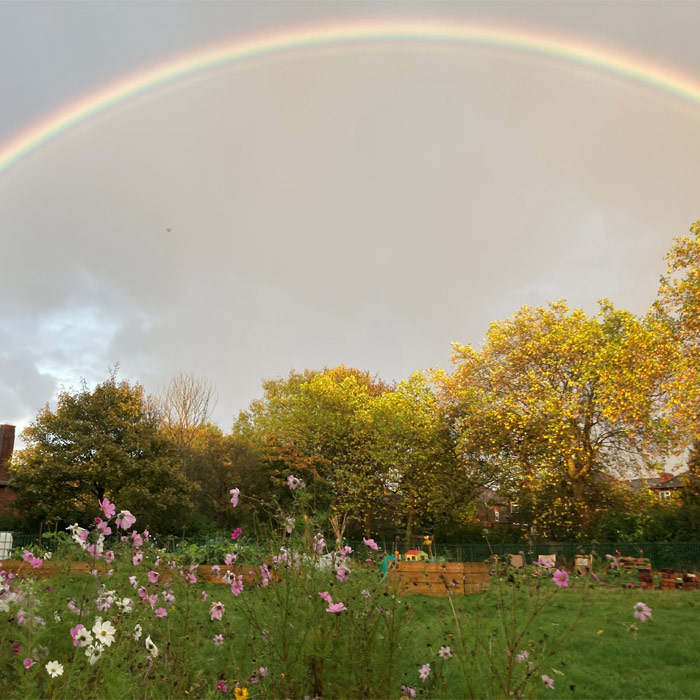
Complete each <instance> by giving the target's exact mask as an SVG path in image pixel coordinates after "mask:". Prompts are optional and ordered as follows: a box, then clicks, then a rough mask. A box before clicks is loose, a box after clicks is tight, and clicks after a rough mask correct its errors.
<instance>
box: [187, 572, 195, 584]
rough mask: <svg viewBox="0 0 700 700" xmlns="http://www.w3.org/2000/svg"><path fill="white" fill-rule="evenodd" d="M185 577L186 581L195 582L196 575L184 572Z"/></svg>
mask: <svg viewBox="0 0 700 700" xmlns="http://www.w3.org/2000/svg"><path fill="white" fill-rule="evenodd" d="M185 579H186V581H187V583H197V577H196V576H195V575H194V574H193V573H192V572H190V573H189V574H186V575H185Z"/></svg>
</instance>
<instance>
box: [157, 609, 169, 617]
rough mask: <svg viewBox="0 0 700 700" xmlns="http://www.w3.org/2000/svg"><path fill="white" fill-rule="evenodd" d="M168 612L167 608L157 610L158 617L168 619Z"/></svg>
mask: <svg viewBox="0 0 700 700" xmlns="http://www.w3.org/2000/svg"><path fill="white" fill-rule="evenodd" d="M167 616H168V611H167V610H166V609H165V608H156V617H167Z"/></svg>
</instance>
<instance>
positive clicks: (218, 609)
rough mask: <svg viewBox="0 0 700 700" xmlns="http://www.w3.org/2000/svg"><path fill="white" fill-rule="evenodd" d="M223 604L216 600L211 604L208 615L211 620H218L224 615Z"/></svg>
mask: <svg viewBox="0 0 700 700" xmlns="http://www.w3.org/2000/svg"><path fill="white" fill-rule="evenodd" d="M224 611H225V608H224V604H223V603H220V602H217V603H212V604H211V609H210V610H209V617H210V618H211V619H212V620H220V619H221V618H222V617H223V615H224Z"/></svg>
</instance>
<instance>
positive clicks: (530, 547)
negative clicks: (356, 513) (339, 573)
mask: <svg viewBox="0 0 700 700" xmlns="http://www.w3.org/2000/svg"><path fill="white" fill-rule="evenodd" d="M154 539H155V540H156V542H157V544H158V545H159V546H161V547H163V548H164V549H166V550H167V551H169V552H173V551H175V550H176V549H178V548H180V547H183V546H187V545H191V544H196V545H198V546H205V545H215V544H223V543H224V542H230V539H229V538H228V537H224V536H217V537H173V536H169V537H162V538H154ZM242 539H243V538H242ZM39 543H40V538H39V535H38V534H29V533H21V532H15V533H13V541H12V545H13V547H23V548H24V547H30V546H32V545H35V544H39ZM242 544H244V545H245V544H250V545H253V546H258V547H260V548H261V549H265V543H264V542H256V541H255V540H253V539H250V538H245V539H243V542H242ZM348 544H349V545H350V546H351V547H352V548H353V550H354V551H356V552H362V551H363V550H366V547H365V545H363V543H362V541H361V540H360V541H350V542H348ZM378 544H379V545H381V546H382V551H385V552H391V553H393V552H394V550H395V549H398V551H399V552H400V553H401V554H403V553H405V552H406V550H407V549H414V548H415V547H406V546H404V545H403V544H398V545H397V546H395V545H394V543H392V542H378ZM42 546H43V548H44V549H49V550H54V549H55V540H53V539H49V540H46V539H44V540H43V542H42ZM432 551H433V553H434V554H435V555H436V556H438V557H441V558H442V557H444V558H445V559H448V560H450V561H463V562H477V561H486V560H487V559H489V557H491V556H492V555H494V554H495V555H497V556H501V557H503V556H506V555H508V554H523V555H524V556H525V560H526V561H527V562H536V561H537V558H538V557H539V556H540V554H556V555H557V559H558V560H560V561H562V562H564V563H569V564H571V563H572V562H573V560H574V557H575V556H576V554H580V553H585V554H591V553H592V554H597V555H598V556H599V557H600V558H604V557H605V555H606V554H612V555H617V554H619V555H622V556H627V557H646V558H648V559H649V560H650V561H651V563H652V566H653V568H654V569H657V570H658V569H665V568H668V569H684V570H700V542H533V543H532V544H530V543H527V542H516V543H513V544H503V543H501V544H488V543H485V542H484V543H463V544H441V543H439V542H438V543H436V544H435V545H433V546H432Z"/></svg>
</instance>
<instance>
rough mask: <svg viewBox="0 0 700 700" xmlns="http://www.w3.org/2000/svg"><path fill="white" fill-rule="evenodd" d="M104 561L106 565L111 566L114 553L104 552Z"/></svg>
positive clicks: (110, 551)
mask: <svg viewBox="0 0 700 700" xmlns="http://www.w3.org/2000/svg"><path fill="white" fill-rule="evenodd" d="M105 561H106V562H107V563H108V564H111V563H112V562H113V561H114V552H113V551H112V550H111V549H110V550H109V551H108V552H105Z"/></svg>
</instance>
